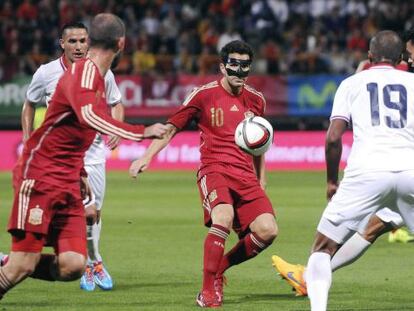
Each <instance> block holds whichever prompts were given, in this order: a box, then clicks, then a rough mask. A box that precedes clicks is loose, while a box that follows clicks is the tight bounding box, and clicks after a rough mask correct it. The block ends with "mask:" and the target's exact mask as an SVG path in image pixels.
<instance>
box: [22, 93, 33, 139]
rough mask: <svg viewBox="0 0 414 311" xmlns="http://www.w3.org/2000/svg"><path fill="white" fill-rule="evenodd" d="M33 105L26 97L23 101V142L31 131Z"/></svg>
mask: <svg viewBox="0 0 414 311" xmlns="http://www.w3.org/2000/svg"><path fill="white" fill-rule="evenodd" d="M35 111H36V108H35V105H34V104H33V103H32V102H30V101H28V100H27V99H26V100H25V101H24V103H23V108H22V115H21V122H22V130H23V138H22V139H23V143H25V142H26V141H27V140H28V139H29V137H30V134H31V133H32V131H33V121H34V116H35Z"/></svg>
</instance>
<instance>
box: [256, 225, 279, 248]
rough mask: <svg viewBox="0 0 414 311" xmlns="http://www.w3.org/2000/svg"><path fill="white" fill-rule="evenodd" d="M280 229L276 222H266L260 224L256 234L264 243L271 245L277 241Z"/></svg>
mask: <svg viewBox="0 0 414 311" xmlns="http://www.w3.org/2000/svg"><path fill="white" fill-rule="evenodd" d="M278 233H279V229H278V227H277V225H276V222H275V221H273V222H272V221H266V222H263V223H261V224H260V226H258V228H257V230H256V234H257V235H258V236H259V237H260V238H261V239H262V240H264V241H266V242H268V243H271V242H273V240H274V239H276V237H277V235H278Z"/></svg>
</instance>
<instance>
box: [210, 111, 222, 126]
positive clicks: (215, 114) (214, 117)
mask: <svg viewBox="0 0 414 311" xmlns="http://www.w3.org/2000/svg"><path fill="white" fill-rule="evenodd" d="M210 111H211V126H212V127H221V126H223V124H224V112H223V109H222V108H211V109H210Z"/></svg>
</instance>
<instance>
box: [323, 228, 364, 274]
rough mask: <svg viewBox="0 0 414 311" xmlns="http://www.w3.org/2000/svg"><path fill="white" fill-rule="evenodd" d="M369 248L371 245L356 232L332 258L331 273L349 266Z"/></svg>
mask: <svg viewBox="0 0 414 311" xmlns="http://www.w3.org/2000/svg"><path fill="white" fill-rule="evenodd" d="M370 246H371V243H370V242H368V241H367V240H365V239H364V238H363V237H362V236H361V235H360V234H359V233H358V232H356V233H355V234H354V235H353V236H352V237H351V238H350V239H348V241H346V242H345V244H344V245H342V246H341V248H340V249H339V250H338V251H337V252H336V253H335V255H334V256H333V257H332V260H331V268H332V271H336V270H337V269H339V268H342V267H344V266H347V265H350V264H351V263H353V262H354V261H356V260H357V259H358V258H359V257H361V256H362V255H363V254H364V253H365V251H366V250H367V249H368V248H369V247H370Z"/></svg>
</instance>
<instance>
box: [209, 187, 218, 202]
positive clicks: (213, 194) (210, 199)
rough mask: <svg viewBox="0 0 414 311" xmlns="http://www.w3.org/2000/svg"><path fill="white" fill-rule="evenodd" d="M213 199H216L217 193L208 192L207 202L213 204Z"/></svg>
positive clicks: (214, 191)
mask: <svg viewBox="0 0 414 311" xmlns="http://www.w3.org/2000/svg"><path fill="white" fill-rule="evenodd" d="M215 199H217V191H216V190H215V189H214V190H213V191H211V192H210V194H209V195H208V200H209V201H210V202H213V201H214V200H215Z"/></svg>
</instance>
